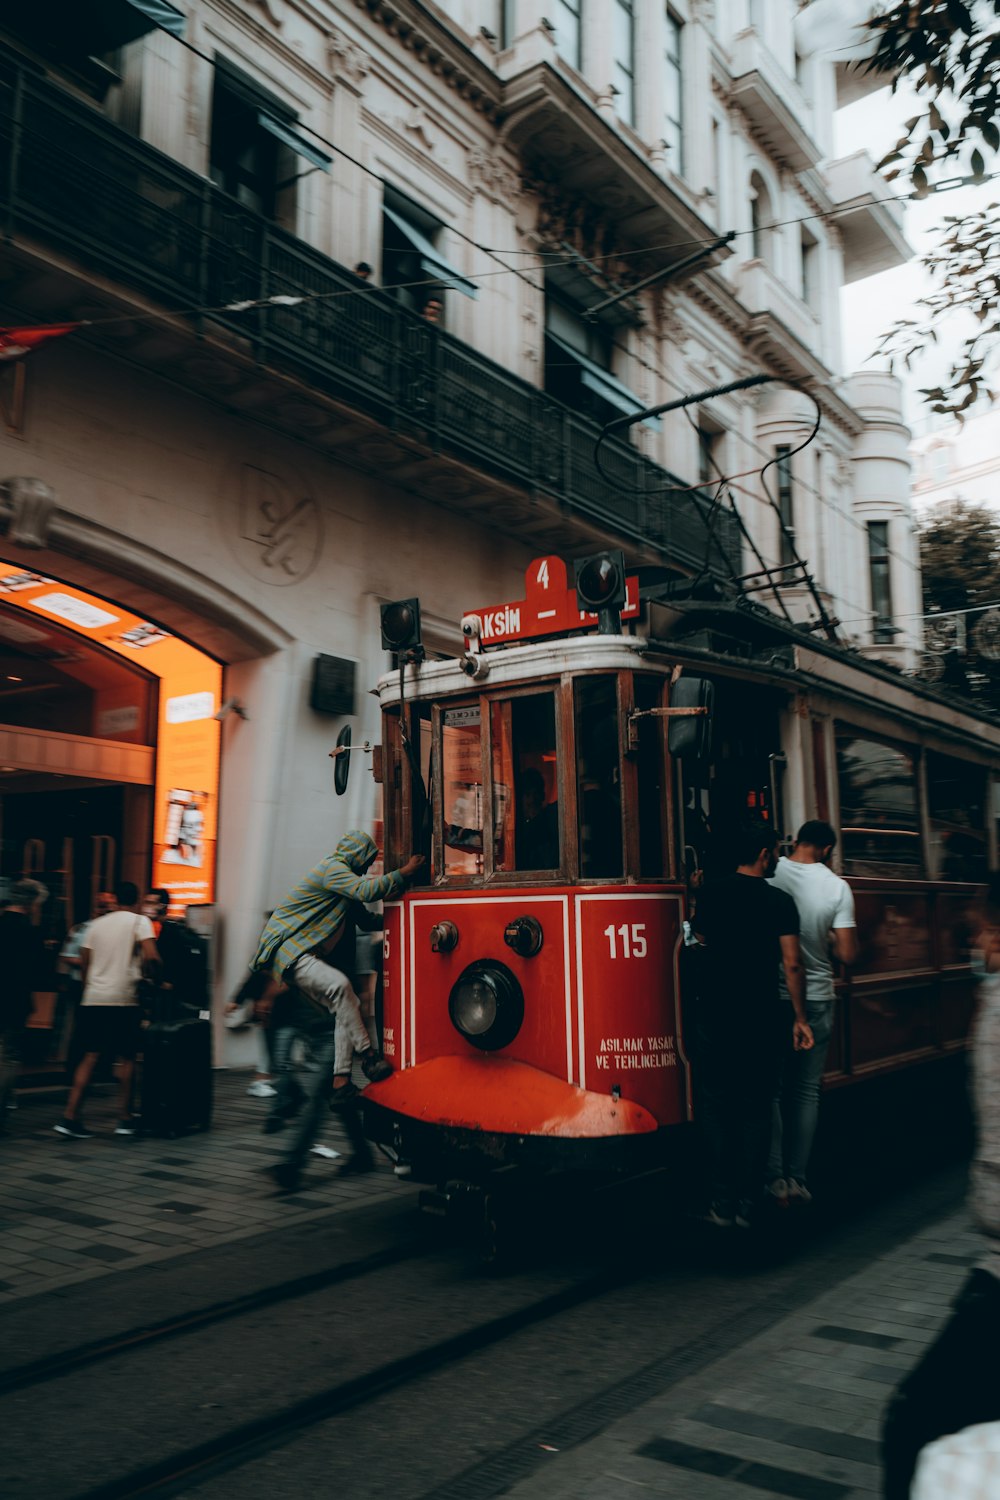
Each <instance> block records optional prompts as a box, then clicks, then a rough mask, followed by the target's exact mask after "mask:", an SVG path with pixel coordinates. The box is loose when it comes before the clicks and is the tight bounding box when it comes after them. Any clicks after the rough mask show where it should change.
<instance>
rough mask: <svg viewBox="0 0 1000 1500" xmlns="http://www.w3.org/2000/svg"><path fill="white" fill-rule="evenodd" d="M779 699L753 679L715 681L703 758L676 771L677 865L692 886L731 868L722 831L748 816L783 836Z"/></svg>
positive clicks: (728, 831)
mask: <svg viewBox="0 0 1000 1500" xmlns="http://www.w3.org/2000/svg"><path fill="white" fill-rule="evenodd" d="M783 706H784V701H783V699H782V697H781V696H780V695H779V694H777V693H774V692H771V691H769V690H768V689H767V688H763V687H760V686H758V685H756V684H749V683H742V682H732V681H729V680H726V679H721V680H719V681H716V683H715V706H714V711H713V715H712V718H713V735H712V752H711V756H710V757H709V758H708V759H706V760H703V761H687V762H685V763H684V764H683V765H681V766H680V767H679V768H678V780H679V785H678V789H677V792H678V795H677V805H678V807H679V808H680V817H679V819H678V825H679V832H680V838H681V846H682V850H683V862H682V864H683V870H684V875H685V878H686V880H687V882H688V884H689V885H693V886H698V885H700V884H702V883H703V881H704V880H706V879H708V880H711V879H713V878H717V877H720V876H723V875H727V874H730V873H731V872H732V868H733V866H732V856H731V852H730V836H731V833H732V831H733V830H734V829H735V828H736V827H738V825H739V824H740V823H741V822H742V821H743V820H744V819H746V818H748V817H759V818H764V819H765V820H766V821H767V822H768V823H770V824H771V826H772V827H773V828H774V829H775V833H776V836H778V837H783V836H784V835H785V833H786V829H785V828H784V818H783V811H782V781H783V771H784V758H783V756H782V755H781V733H780V713H781V709H782V707H783Z"/></svg>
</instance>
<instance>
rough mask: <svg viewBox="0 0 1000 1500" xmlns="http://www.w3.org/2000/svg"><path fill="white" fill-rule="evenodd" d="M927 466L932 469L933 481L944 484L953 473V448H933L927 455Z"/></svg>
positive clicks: (933, 482)
mask: <svg viewBox="0 0 1000 1500" xmlns="http://www.w3.org/2000/svg"><path fill="white" fill-rule="evenodd" d="M927 467H928V469H929V470H930V476H931V483H932V484H944V482H945V480H946V479H947V478H948V475H949V474H950V473H951V449H950V448H945V447H938V448H932V449H931V450H930V452H929V453H928V455H927Z"/></svg>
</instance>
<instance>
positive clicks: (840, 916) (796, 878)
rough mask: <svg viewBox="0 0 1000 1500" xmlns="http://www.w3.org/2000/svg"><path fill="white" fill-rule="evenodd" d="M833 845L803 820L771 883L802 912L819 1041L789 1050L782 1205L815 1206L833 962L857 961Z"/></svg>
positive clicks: (775, 1124)
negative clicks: (814, 1167) (813, 1161)
mask: <svg viewBox="0 0 1000 1500" xmlns="http://www.w3.org/2000/svg"><path fill="white" fill-rule="evenodd" d="M836 842H837V835H836V833H835V831H834V830H833V828H832V827H831V826H830V824H829V823H824V822H822V821H821V820H820V819H818V818H814V819H811V820H810V821H809V822H808V823H803V825H802V827H801V828H800V829H799V833H798V837H797V839H796V840H795V848H794V850H793V851H792V854H791V856H790V857H789V858H788V859H785V858H781V859H779V860H778V866H777V869H776V870H775V872H774V874H773V876H772V877H771V880H770V882H769V883H770V884H771V885H772V886H773V887H774V888H775V889H776V890H779V891H784V892H785V894H786V895H788V896H791V898H792V900H793V901H794V902H795V909H796V911H797V912H798V914H799V947H800V948H801V950H802V967H803V969H804V970H805V986H806V1020H807V1021H808V1022H809V1026H810V1028H811V1030H812V1034H813V1043H814V1045H813V1046H812V1047H811V1048H808V1049H806V1050H801V1049H800V1050H799V1051H795V1050H794V1048H793V1047H792V1046H791V1045H789V1047H788V1050H787V1052H786V1054H785V1060H784V1067H783V1070H782V1078H781V1085H780V1089H779V1092H778V1094H777V1095H776V1097H775V1100H774V1108H773V1111H772V1120H771V1151H770V1156H769V1158H768V1163H767V1183H768V1192H769V1194H770V1195H771V1198H772V1199H773V1200H774V1202H775V1203H776V1204H778V1205H779V1206H781V1207H787V1205H788V1204H790V1203H793V1204H794V1203H798V1204H805V1203H810V1202H811V1201H812V1193H811V1192H810V1191H809V1188H808V1187H807V1185H806V1183H807V1173H808V1169H809V1156H810V1153H811V1151H812V1143H813V1138H814V1136H815V1134H816V1123H817V1121H818V1119H819V1090H820V1083H821V1081H822V1078H823V1069H824V1067H825V1066H826V1054H827V1052H828V1050H829V1047H830V1037H831V1036H832V1034H833V1010H834V985H833V960H834V959H836V960H837V961H838V962H839V963H842V964H845V965H849V964H853V963H856V962H857V957H858V935H857V924H856V922H855V919H854V896H853V893H852V891H851V888H850V886H849V885H848V884H847V881H846V880H841V878H840V876H839V875H835V874H834V872H833V871H832V870H831V869H830V859H831V857H832V855H833V850H834V847H835V845H836ZM831 945H832V953H831Z"/></svg>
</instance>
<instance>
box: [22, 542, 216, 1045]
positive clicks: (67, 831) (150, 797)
mask: <svg viewBox="0 0 1000 1500" xmlns="http://www.w3.org/2000/svg"><path fill="white" fill-rule="evenodd" d="M221 684H222V667H221V666H220V664H219V663H218V662H216V661H214V660H213V659H212V658H211V657H210V656H208V655H206V654H205V652H203V651H200V650H198V649H197V648H195V647H194V646H191V645H189V644H188V643H187V642H186V641H182V640H180V639H178V638H177V637H176V636H172V635H170V634H168V633H167V632H166V631H164V630H162V629H160V628H159V627H158V626H157V625H155V624H153V623H152V622H150V621H148V620H143V619H141V618H140V617H139V616H137V615H134V614H132V613H130V612H129V611H128V610H124V609H121V608H120V607H119V606H118V605H116V604H114V603H111V602H109V601H107V600H105V599H99V598H96V597H95V596H93V595H91V594H88V593H86V592H85V591H83V590H82V589H79V588H77V587H74V586H70V585H67V584H64V583H62V582H61V581H59V580H56V579H54V578H52V577H51V576H48V575H42V574H39V573H33V572H29V571H26V570H24V569H23V568H19V567H16V566H14V565H12V564H9V563H5V562H2V561H0V896H2V894H3V893H4V891H5V890H6V888H7V885H8V883H9V882H10V881H11V880H14V879H17V878H18V877H19V876H21V875H30V876H31V877H32V878H34V879H37V880H40V881H41V882H42V883H43V884H44V885H45V886H46V887H47V889H48V891H49V899H48V900H47V902H46V903H45V907H44V910H43V913H42V924H43V931H44V937H45V940H46V948H47V952H48V954H49V958H50V961H51V967H50V972H49V973H48V974H47V975H46V976H45V977H44V978H43V980H42V983H41V987H40V989H39V991H38V993H37V994H36V997H35V1009H34V1013H33V1015H32V1017H31V1021H30V1023H29V1035H28V1039H27V1040H28V1047H27V1053H28V1055H27V1057H26V1062H27V1064H28V1066H29V1067H32V1066H33V1065H34V1066H36V1067H37V1066H42V1065H45V1064H47V1063H48V1064H51V1063H53V1062H55V1061H57V1060H58V1059H59V1058H60V1057H62V1056H64V1055H65V1049H66V1043H67V1030H68V1019H69V1018H68V1016H67V1014H66V1006H65V1003H64V994H63V991H64V990H65V986H64V985H63V984H62V982H61V980H60V976H59V974H58V962H57V961H58V955H59V950H60V948H61V947H62V944H63V941H64V939H65V937H66V934H67V933H69V931H70V930H71V929H72V928H73V927H74V926H75V925H76V924H77V923H79V922H81V921H84V920H85V919H86V918H87V917H89V916H90V914H91V911H92V909H93V904H94V898H95V896H96V894H97V892H98V891H102V890H106V889H108V888H112V889H113V888H114V886H115V884H116V883H117V882H118V881H119V880H132V881H134V882H135V883H136V885H138V886H139V887H140V890H146V889H148V888H149V887H150V886H162V887H165V888H166V889H168V890H169V891H170V893H171V914H172V915H174V916H182V915H183V914H184V912H185V910H186V909H187V908H189V907H193V908H196V909H198V910H196V911H195V912H193V913H192V919H194V920H196V923H197V925H202V924H201V921H200V919H201V918H202V917H203V916H205V915H208V914H210V912H211V909H212V906H213V903H214V900H215V851H216V836H217V824H218V804H219V731H220V727H221V726H220V724H219V722H218V720H217V719H216V718H215V714H216V713H217V711H218V708H219V703H220V693H221Z"/></svg>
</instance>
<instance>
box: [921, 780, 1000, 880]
mask: <svg viewBox="0 0 1000 1500" xmlns="http://www.w3.org/2000/svg"><path fill="white" fill-rule="evenodd" d="M927 803H928V812H929V814H930V830H931V847H930V861H929V862H930V873H931V876H932V878H933V879H935V880H975V881H980V880H985V879H986V874H987V870H988V867H989V856H988V853H987V846H986V772H985V771H984V770H982V769H981V768H980V767H979V766H973V765H970V764H969V762H968V761H964V760H952V758H951V756H949V755H938V754H936V753H935V752H934V751H930V750H929V751H928V752H927Z"/></svg>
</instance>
